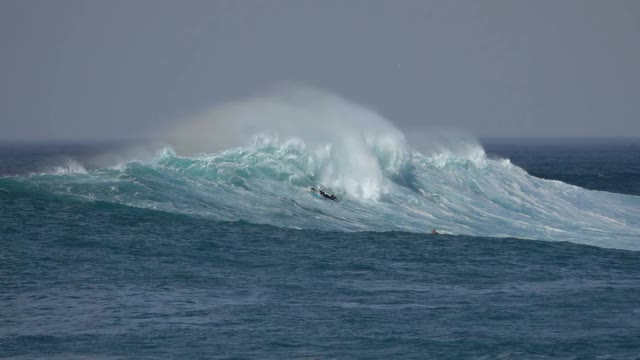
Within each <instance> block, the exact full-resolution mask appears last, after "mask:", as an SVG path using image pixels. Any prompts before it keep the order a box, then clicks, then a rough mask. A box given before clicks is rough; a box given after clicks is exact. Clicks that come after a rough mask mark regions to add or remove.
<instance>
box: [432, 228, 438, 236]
mask: <svg viewBox="0 0 640 360" xmlns="http://www.w3.org/2000/svg"><path fill="white" fill-rule="evenodd" d="M438 234H439V232H437V231H436V229H431V235H438Z"/></svg>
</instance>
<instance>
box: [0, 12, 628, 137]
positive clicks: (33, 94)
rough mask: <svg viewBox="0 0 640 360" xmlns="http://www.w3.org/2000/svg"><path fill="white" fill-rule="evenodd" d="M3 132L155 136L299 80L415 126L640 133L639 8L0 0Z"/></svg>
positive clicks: (538, 133) (531, 133)
mask: <svg viewBox="0 0 640 360" xmlns="http://www.w3.org/2000/svg"><path fill="white" fill-rule="evenodd" d="M0 51H1V54H0V139H2V140H54V139H55V140H59V139H109V138H122V137H127V138H131V137H138V138H140V137H145V136H146V134H149V133H151V129H158V128H162V127H166V126H167V125H168V124H171V123H173V122H176V121H179V120H180V119H184V118H185V117H188V116H190V115H192V114H195V113H198V112H200V111H203V110H205V109H207V108H210V107H211V106H214V105H216V104H221V103H224V102H227V101H230V100H237V99H242V98H244V97H247V96H251V95H253V94H255V93H259V92H261V91H264V90H265V89H268V88H270V87H272V86H274V85H278V84H282V83H287V82H294V83H301V84H305V85H309V86H313V87H318V88H322V89H326V90H329V91H332V92H335V93H337V94H339V95H341V96H343V97H345V98H347V99H350V100H352V101H355V102H357V103H362V104H365V105H367V106H369V107H372V108H374V109H376V110H377V111H378V112H380V113H381V114H382V115H383V116H385V117H386V118H388V119H390V120H391V121H392V122H394V123H395V124H397V126H398V127H399V128H401V129H403V130H405V131H409V130H410V129H412V128H415V127H425V128H430V127H443V126H445V127H453V128H459V129H463V130H467V131H470V132H471V133H473V134H475V135H477V136H479V137H583V136H596V137H597V136H606V137H609V136H626V137H640V1H634V0H631V1H617V0H608V1H586V0H585V1H573V0H562V1H557V0H547V1H545V0H535V1H534V0H532V1H517V0H505V1H489V0H484V1H473V0H470V1H451V0H443V1H428V0H415V1H413V0H399V1H394V0H383V1H374V0H360V1H359V0H336V1H326V0H314V1H303V0H292V1H276V0H268V1H267V0H241V1H213V0H206V1H196V0H186V1H174V0H135V1H130V0H122V1H119V0H109V1H104V0H77V1H76V0H56V1H50V0H2V1H0Z"/></svg>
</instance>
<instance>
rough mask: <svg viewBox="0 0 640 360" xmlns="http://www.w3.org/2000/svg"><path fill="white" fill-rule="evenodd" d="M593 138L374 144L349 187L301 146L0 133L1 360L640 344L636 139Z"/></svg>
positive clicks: (629, 350)
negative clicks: (134, 145)
mask: <svg viewBox="0 0 640 360" xmlns="http://www.w3.org/2000/svg"><path fill="white" fill-rule="evenodd" d="M581 146H583V148H582V151H573V150H570V149H569V150H568V149H566V148H563V147H558V148H556V149H555V150H554V151H555V152H554V151H552V150H553V148H550V147H549V146H539V147H536V146H529V147H526V148H525V147H522V146H518V145H504V144H501V145H499V146H497V145H496V146H486V147H485V149H481V150H482V151H479V152H477V153H475V152H474V153H472V154H470V155H467V156H454V155H450V154H449V155H446V156H445V155H443V154H432V155H421V154H419V153H403V154H400V155H402V156H400V155H398V154H395V153H394V156H391V153H389V152H385V151H383V150H380V151H379V153H378V157H379V159H380V161H379V164H380V166H379V168H378V169H377V170H379V171H380V173H379V174H381V175H380V178H375V177H373V178H372V179H374V180H376V181H378V180H379V182H378V183H375V184H374V185H375V186H373V185H372V186H371V187H370V188H366V189H363V188H358V187H355V188H354V187H350V185H349V178H347V177H345V176H343V177H341V179H342V181H343V182H344V183H343V184H340V183H338V182H334V183H333V184H331V186H327V187H326V188H328V189H329V190H332V191H334V192H336V193H337V194H338V196H339V198H340V201H339V202H337V203H334V202H328V201H324V200H321V199H317V198H315V197H312V196H311V195H310V194H309V193H308V187H309V186H314V185H315V186H318V184H319V185H320V186H322V185H324V184H323V183H321V181H320V179H321V176H320V175H319V174H323V173H326V171H327V168H328V167H331V166H334V167H337V163H335V162H334V159H325V158H322V157H319V156H316V155H314V154H313V153H310V152H309V151H308V149H307V148H305V147H304V146H301V145H300V144H297V145H296V144H291V143H287V144H281V143H262V144H257V145H255V146H251V147H245V148H239V149H235V150H229V151H226V152H221V153H216V154H208V155H200V156H190V157H184V156H178V155H176V154H175V153H173V152H172V150H171V149H168V148H165V149H162V148H157V149H153V150H152V151H150V152H149V154H148V156H140V155H136V159H134V160H126V161H121V159H120V158H118V157H116V158H118V161H113V158H114V157H113V156H111V157H109V159H107V160H105V156H106V155H104V154H105V153H113V149H105V148H102V147H100V148H96V147H86V146H57V147H47V148H44V149H43V148H39V147H21V148H16V147H9V148H4V149H3V150H2V151H1V153H2V154H1V155H0V169H2V174H3V177H2V178H0V241H1V244H2V247H1V250H0V357H6V358H16V359H23V358H29V359H31V358H42V359H45V358H46V359H51V358H59V359H73V358H89V359H112V358H154V359H157V358H162V359H167V358H180V359H190V358H194V359H199V358H220V359H231V358H235V359H281V358H308V359H312V358H313V359H316V358H322V359H361V358H372V359H390V358H407V359H411V358H415V359H424V358H478V359H487V358H505V359H509V358H513V359H520V358H545V359H546V358H556V359H574V358H575V359H578V358H580V359H581V358H604V359H607V358H611V359H620V358H630V359H633V358H638V357H640V340H638V339H640V303H639V302H638V299H640V252H638V251H637V250H638V249H639V248H640V244H639V242H640V235H639V234H640V226H639V224H640V222H639V221H638V219H639V218H640V217H639V215H638V214H639V213H640V206H639V199H640V198H639V197H638V196H637V195H639V194H638V193H637V192H635V190H634V189H637V186H636V185H637V183H636V182H635V181H634V180H633V179H636V180H637V174H638V172H639V169H640V163H639V162H638V159H640V156H637V155H638V154H640V151H639V148H638V147H637V146H635V147H634V146H631V147H623V148H620V149H618V150H615V149H613V150H610V151H611V152H606V153H607V154H609V157H607V158H606V160H602V159H601V158H599V157H597V156H595V155H589V154H603V153H605V151H602V150H600V151H599V150H598V148H597V146H602V145H593V144H591V145H589V144H586V145H585V144H583V145H581ZM485 150H486V152H487V153H488V154H489V155H485V154H484V151H485ZM607 151H609V150H607ZM616 151H617V153H616ZM396 155H398V156H396ZM590 156H591V161H590V160H589V157H590ZM507 159H511V160H510V161H509V160H507ZM554 159H555V160H554ZM558 159H561V160H562V161H560V160H558ZM616 159H617V160H616ZM554 163H556V164H557V165H556V166H555V167H554V165H553V164H554ZM585 164H587V165H585ZM593 167H597V168H598V169H599V170H598V171H596V172H594V171H592V170H590V169H592V168H593ZM620 172H623V173H624V174H626V176H618V175H616V174H618V173H620ZM334 173H335V172H334ZM533 174H535V175H533ZM599 174H602V176H601V175H599ZM563 176H565V177H563ZM634 176H636V177H635V178H634ZM558 179H559V180H563V181H558ZM574 179H578V180H576V181H572V180H574ZM630 179H631V180H630ZM571 183H576V185H580V186H581V187H577V186H574V185H572V184H571ZM376 186H377V187H376ZM601 190H606V191H601ZM432 227H435V228H437V229H438V230H440V232H441V233H442V234H440V235H430V234H427V233H428V232H430V229H431V228H432ZM594 245H595V246H594Z"/></svg>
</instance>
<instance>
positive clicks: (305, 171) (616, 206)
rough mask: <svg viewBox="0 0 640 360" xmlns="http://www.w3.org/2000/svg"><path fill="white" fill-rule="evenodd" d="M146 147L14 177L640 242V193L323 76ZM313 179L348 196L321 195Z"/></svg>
mask: <svg viewBox="0 0 640 360" xmlns="http://www.w3.org/2000/svg"><path fill="white" fill-rule="evenodd" d="M134 153H136V155H131V154H129V155H127V156H124V155H123V156H115V157H112V158H111V159H110V160H108V161H107V160H104V158H103V159H102V160H101V161H98V162H96V161H93V162H91V161H85V162H84V163H83V162H81V161H78V160H76V159H71V158H67V159H64V160H63V161H62V163H61V164H57V165H55V166H52V167H51V168H49V169H47V170H46V171H41V172H38V173H33V174H31V175H29V176H24V175H19V176H11V177H4V178H3V179H2V181H1V187H2V188H3V189H4V190H5V191H14V190H16V189H22V190H25V191H26V190H29V189H37V191H40V192H46V193H49V194H55V195H56V196H61V197H69V198H73V199H78V200H81V201H89V202H106V203H116V204H121V205H125V206H129V207H135V208H146V209H153V210H160V211H164V212H170V213H179V214H186V215H189V216H196V217H199V218H204V219H211V220H214V221H245V222H249V223H254V224H269V225H274V226H278V227H285V228H293V229H317V230H328V231H347V232H354V231H376V232H386V231H405V232H415V233H427V232H430V231H431V229H432V228H435V229H438V231H439V232H441V233H446V234H455V235H471V236H478V237H480V236H482V237H516V238H521V239H539V240H559V241H571V242H575V243H579V244H587V245H595V246H600V247H608V248H619V249H629V250H638V249H640V240H639V239H640V226H639V224H640V197H638V196H633V195H624V194H616V193H609V192H603V191H594V190H587V189H583V188H580V187H577V186H574V185H569V184H566V183H563V182H560V181H556V180H546V179H541V178H536V177H534V176H532V175H530V174H528V173H527V172H526V171H525V170H523V169H522V168H520V167H518V166H516V165H514V164H512V163H511V162H510V160H509V159H501V158H492V157H490V156H487V154H486V153H485V150H484V149H483V148H482V146H481V145H480V144H478V143H477V142H475V141H474V140H472V139H469V138H466V137H458V138H456V137H451V136H450V135H446V136H445V135H442V136H440V135H433V134H432V135H430V136H429V137H423V138H421V139H420V140H419V141H412V142H411V143H410V142H409V141H407V139H406V137H405V135H404V134H403V133H402V132H401V131H400V130H399V129H397V128H396V127H394V126H393V125H392V123H391V122H389V121H387V120H386V119H384V118H383V117H382V116H380V115H379V114H377V113H376V112H375V111H373V110H370V109H366V108H364V107H362V106H359V105H355V104H352V103H350V102H347V101H346V100H343V99H341V98H338V97H337V96H334V95H330V94H327V93H324V92H319V91H316V90H304V91H300V90H296V91H293V92H292V91H286V92H280V93H277V94H275V95H274V94H272V95H268V96H262V97H259V98H255V99H250V100H246V101H241V102H236V103H232V104H228V105H224V106H221V107H217V108H214V109H213V110H211V111H207V112H204V113H203V114H201V115H198V116H196V117H194V118H192V119H190V120H189V121H188V122H186V123H183V124H182V125H180V127H179V128H177V129H172V131H171V132H169V135H167V136H165V137H164V138H163V143H162V146H159V147H156V148H154V150H152V151H145V152H144V155H140V151H137V152H134ZM127 157H128V159H127V160H122V159H123V158H127ZM113 159H117V161H114V160H113ZM311 187H319V188H321V189H324V190H325V191H328V192H331V193H335V194H336V195H337V196H338V198H339V201H338V202H332V201H326V200H322V199H318V198H316V197H313V196H311V194H310V192H309V189H310V188H311Z"/></svg>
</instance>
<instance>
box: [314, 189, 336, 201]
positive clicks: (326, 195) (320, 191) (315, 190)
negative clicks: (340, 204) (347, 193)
mask: <svg viewBox="0 0 640 360" xmlns="http://www.w3.org/2000/svg"><path fill="white" fill-rule="evenodd" d="M318 191H319V193H320V195H321V196H322V197H323V198H325V199H329V200H333V201H336V200H338V198H337V197H336V196H335V195H333V194H327V193H326V192H324V191H322V190H317V189H316V188H314V187H312V188H311V192H312V193H314V194H318Z"/></svg>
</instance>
